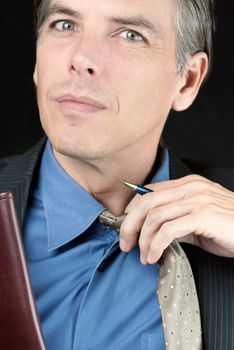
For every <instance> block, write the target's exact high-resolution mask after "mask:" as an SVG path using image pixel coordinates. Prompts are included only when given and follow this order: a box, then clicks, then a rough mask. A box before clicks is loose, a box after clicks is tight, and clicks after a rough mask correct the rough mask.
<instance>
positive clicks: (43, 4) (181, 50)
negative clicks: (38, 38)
mask: <svg viewBox="0 0 234 350" xmlns="http://www.w3.org/2000/svg"><path fill="white" fill-rule="evenodd" d="M172 1H175V6H176V15H175V27H176V39H177V52H176V57H177V71H178V72H179V73H181V74H182V73H183V71H184V70H185V68H186V65H187V62H188V59H189V58H190V57H191V56H192V55H193V54H194V53H196V52H199V51H203V52H205V53H206V54H207V56H208V58H209V61H210V62H211V59H212V33H213V30H214V29H215V19H214V1H215V0H172ZM34 4H35V27H36V33H37V35H40V31H41V28H42V25H43V23H44V20H45V17H46V14H47V11H48V8H49V5H50V0H34Z"/></svg>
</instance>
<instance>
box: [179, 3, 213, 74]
mask: <svg viewBox="0 0 234 350" xmlns="http://www.w3.org/2000/svg"><path fill="white" fill-rule="evenodd" d="M176 1H177V11H176V12H177V13H176V18H175V21H176V28H177V33H176V35H177V68H178V72H180V73H182V72H183V71H184V69H185V68H186V65H187V62H188V59H189V58H190V57H191V55H193V54H194V53H196V52H199V51H203V52H205V53H206V54H207V56H208V58H209V61H210V63H211V59H212V34H213V31H214V30H215V15H214V12H215V11H214V7H215V6H214V0H176Z"/></svg>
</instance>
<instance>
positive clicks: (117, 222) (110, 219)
mask: <svg viewBox="0 0 234 350" xmlns="http://www.w3.org/2000/svg"><path fill="white" fill-rule="evenodd" d="M125 217H126V214H124V215H121V216H115V215H113V214H112V213H111V212H110V211H108V210H104V211H103V212H102V213H101V214H100V215H99V217H98V219H99V221H100V222H101V223H102V224H103V225H105V226H107V227H111V228H113V229H115V230H116V231H119V229H120V226H121V225H122V222H123V220H124V218H125Z"/></svg>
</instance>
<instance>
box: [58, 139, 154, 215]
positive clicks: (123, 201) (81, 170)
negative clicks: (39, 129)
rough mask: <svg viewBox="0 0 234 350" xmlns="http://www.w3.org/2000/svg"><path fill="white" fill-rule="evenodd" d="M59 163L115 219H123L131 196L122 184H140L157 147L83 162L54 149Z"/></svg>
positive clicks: (152, 163)
mask: <svg viewBox="0 0 234 350" xmlns="http://www.w3.org/2000/svg"><path fill="white" fill-rule="evenodd" d="M53 151H54V155H55V157H56V158H57V160H58V162H59V163H60V164H61V166H62V167H63V168H64V169H65V171H66V172H67V173H68V174H69V176H71V177H72V178H73V179H74V180H75V181H76V182H77V183H79V184H80V185H81V186H82V187H83V188H84V189H86V190H87V191H88V192H89V193H90V194H91V195H92V196H93V197H94V198H96V199H97V200H98V201H99V202H100V203H102V204H103V205H104V206H105V207H106V208H107V209H108V210H110V211H111V212H112V213H113V214H114V215H122V214H123V213H124V210H125V208H126V206H127V204H128V203H129V201H130V200H131V199H132V197H133V196H134V192H132V191H131V190H130V189H128V188H127V187H126V186H124V185H123V183H122V181H130V182H132V183H137V184H143V183H144V182H145V180H146V179H147V177H148V176H149V175H150V173H151V171H152V169H153V166H154V163H155V158H156V154H157V143H155V148H154V149H151V151H150V152H145V150H142V148H139V149H138V150H136V151H135V152H134V153H133V152H130V154H125V155H123V154H118V155H115V156H114V157H113V156H111V157H110V158H109V159H107V158H105V159H104V160H100V159H99V160H97V161H94V160H92V161H83V160H80V159H74V158H70V157H68V156H64V155H62V154H61V153H59V152H57V151H56V150H55V149H53Z"/></svg>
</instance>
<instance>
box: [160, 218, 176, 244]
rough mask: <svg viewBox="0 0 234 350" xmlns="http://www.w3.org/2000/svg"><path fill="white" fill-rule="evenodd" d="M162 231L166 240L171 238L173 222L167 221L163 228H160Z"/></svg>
mask: <svg viewBox="0 0 234 350" xmlns="http://www.w3.org/2000/svg"><path fill="white" fill-rule="evenodd" d="M160 231H161V233H162V234H163V237H164V238H165V240H167V241H168V240H171V238H172V236H173V224H172V223H171V222H165V223H164V224H163V225H162V226H161V228H160Z"/></svg>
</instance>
